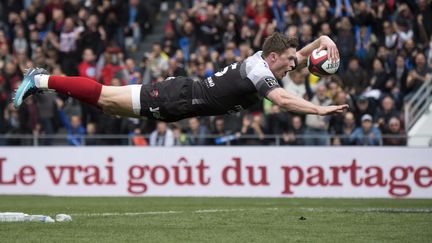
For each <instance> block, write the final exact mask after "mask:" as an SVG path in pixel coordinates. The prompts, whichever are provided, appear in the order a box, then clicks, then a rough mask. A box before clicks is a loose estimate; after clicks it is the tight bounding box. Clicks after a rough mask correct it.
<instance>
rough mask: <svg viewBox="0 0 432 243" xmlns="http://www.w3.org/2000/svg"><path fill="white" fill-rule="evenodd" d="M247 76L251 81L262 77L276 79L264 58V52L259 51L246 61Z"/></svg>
mask: <svg viewBox="0 0 432 243" xmlns="http://www.w3.org/2000/svg"><path fill="white" fill-rule="evenodd" d="M245 65H246V72H247V76H248V77H249V78H250V79H260V78H261V77H268V76H270V77H274V75H273V73H272V72H271V71H270V68H269V66H268V64H267V62H266V61H265V60H264V59H263V58H262V51H258V52H256V53H255V54H253V55H252V56H250V57H248V58H247V59H246V60H245Z"/></svg>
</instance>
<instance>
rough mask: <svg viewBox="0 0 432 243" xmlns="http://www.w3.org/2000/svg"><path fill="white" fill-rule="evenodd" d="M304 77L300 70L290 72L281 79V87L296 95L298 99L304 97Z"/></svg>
mask: <svg viewBox="0 0 432 243" xmlns="http://www.w3.org/2000/svg"><path fill="white" fill-rule="evenodd" d="M304 80H305V77H304V75H303V73H302V71H301V70H296V71H293V72H290V73H289V74H288V75H286V76H285V77H284V78H283V79H282V83H283V87H284V88H285V89H286V90H287V91H289V92H291V93H294V94H296V95H297V96H299V97H304V96H305V94H306V86H305V83H304Z"/></svg>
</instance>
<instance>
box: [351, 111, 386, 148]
mask: <svg viewBox="0 0 432 243" xmlns="http://www.w3.org/2000/svg"><path fill="white" fill-rule="evenodd" d="M349 141H350V144H353V145H363V146H377V145H381V144H382V141H381V132H380V130H379V129H378V128H376V127H375V126H374V125H373V121H372V116H371V115H369V114H364V115H363V116H362V118H361V126H360V127H357V128H356V129H355V130H354V132H353V133H352V134H351V136H350V138H349Z"/></svg>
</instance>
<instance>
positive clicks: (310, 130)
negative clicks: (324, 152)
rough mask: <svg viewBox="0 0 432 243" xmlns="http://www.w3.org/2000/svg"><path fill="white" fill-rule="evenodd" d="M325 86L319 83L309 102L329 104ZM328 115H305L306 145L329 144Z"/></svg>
mask: <svg viewBox="0 0 432 243" xmlns="http://www.w3.org/2000/svg"><path fill="white" fill-rule="evenodd" d="M326 91H327V88H326V87H325V86H324V85H323V84H320V85H318V87H317V90H316V94H315V96H314V97H313V98H312V100H311V102H312V103H314V104H316V105H324V106H325V105H330V104H331V101H330V99H328V98H327V97H326V95H325V94H326ZM328 126H329V120H328V117H323V116H318V115H306V134H307V135H308V139H307V140H306V144H307V145H329V134H328V131H327V130H328Z"/></svg>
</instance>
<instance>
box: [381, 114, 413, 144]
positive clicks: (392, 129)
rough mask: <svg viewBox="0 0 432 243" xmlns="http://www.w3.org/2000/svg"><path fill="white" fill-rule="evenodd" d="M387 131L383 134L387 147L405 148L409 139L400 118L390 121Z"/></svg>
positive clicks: (393, 118)
mask: <svg viewBox="0 0 432 243" xmlns="http://www.w3.org/2000/svg"><path fill="white" fill-rule="evenodd" d="M386 127H387V129H386V130H384V132H383V144H384V145H387V146H405V145H406V144H407V137H406V133H405V131H404V130H403V129H402V126H401V122H400V120H399V118H397V117H392V118H390V119H389V121H388V124H387V126H386Z"/></svg>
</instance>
